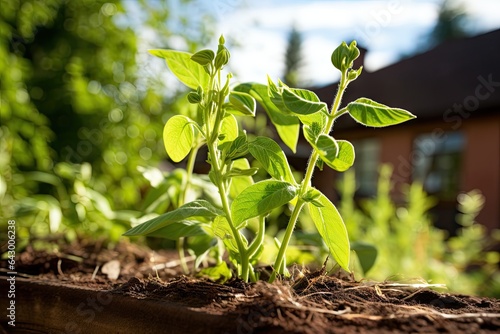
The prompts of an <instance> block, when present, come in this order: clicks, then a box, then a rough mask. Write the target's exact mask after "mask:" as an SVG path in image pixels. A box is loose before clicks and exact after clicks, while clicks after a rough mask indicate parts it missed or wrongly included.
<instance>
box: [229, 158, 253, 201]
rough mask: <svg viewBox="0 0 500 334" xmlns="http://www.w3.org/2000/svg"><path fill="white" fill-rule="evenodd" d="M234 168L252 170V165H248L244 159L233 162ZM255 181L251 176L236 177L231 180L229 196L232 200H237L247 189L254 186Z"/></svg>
mask: <svg viewBox="0 0 500 334" xmlns="http://www.w3.org/2000/svg"><path fill="white" fill-rule="evenodd" d="M232 167H233V168H239V169H243V170H244V169H250V164H249V163H248V160H247V159H245V158H243V159H238V160H234V161H233V165H232ZM253 183H254V182H253V179H252V177H251V176H246V175H242V176H234V177H232V179H231V186H230V188H229V195H230V196H231V198H236V196H238V195H239V194H240V193H241V192H242V191H243V190H245V189H247V188H248V187H250V186H251V185H252V184H253Z"/></svg>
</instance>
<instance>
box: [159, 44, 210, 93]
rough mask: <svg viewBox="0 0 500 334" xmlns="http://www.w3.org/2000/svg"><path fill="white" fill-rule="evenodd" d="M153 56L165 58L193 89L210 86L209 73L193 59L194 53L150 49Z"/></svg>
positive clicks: (181, 79)
mask: <svg viewBox="0 0 500 334" xmlns="http://www.w3.org/2000/svg"><path fill="white" fill-rule="evenodd" d="M149 53H151V54H152V55H153V56H156V57H159V58H163V59H165V61H166V62H167V66H168V68H169V69H170V70H171V71H172V73H174V74H175V76H176V77H177V78H178V79H179V80H180V81H181V82H182V83H183V84H185V85H186V86H188V87H189V88H191V89H197V88H198V87H199V86H201V87H203V89H207V88H208V82H209V80H210V77H209V75H208V74H207V73H206V72H205V70H204V69H203V66H201V65H200V64H198V63H196V62H195V61H194V60H192V59H191V56H192V54H191V53H188V52H182V51H176V50H149Z"/></svg>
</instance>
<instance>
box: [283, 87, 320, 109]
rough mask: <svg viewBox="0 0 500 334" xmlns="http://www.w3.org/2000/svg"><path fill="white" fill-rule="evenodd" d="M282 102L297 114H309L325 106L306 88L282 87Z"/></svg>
mask: <svg viewBox="0 0 500 334" xmlns="http://www.w3.org/2000/svg"><path fill="white" fill-rule="evenodd" d="M281 96H282V98H283V104H284V105H285V107H286V108H287V109H288V110H290V111H291V112H293V113H295V114H299V115H310V114H314V113H317V112H318V111H320V110H321V109H323V108H325V107H326V104H325V103H324V102H321V101H320V100H319V98H318V96H317V95H316V94H315V93H313V92H311V91H309V90H306V89H292V88H286V87H284V88H283V93H282V95H281Z"/></svg>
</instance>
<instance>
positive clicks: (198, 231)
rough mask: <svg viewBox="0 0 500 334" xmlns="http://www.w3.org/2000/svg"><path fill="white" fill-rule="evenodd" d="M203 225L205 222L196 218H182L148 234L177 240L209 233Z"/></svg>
mask: <svg viewBox="0 0 500 334" xmlns="http://www.w3.org/2000/svg"><path fill="white" fill-rule="evenodd" d="M203 225H205V223H203V222H200V221H196V220H181V221H179V222H175V223H171V224H169V225H167V226H165V227H162V228H160V229H158V230H155V231H153V232H151V233H149V234H148V236H151V237H159V238H165V239H169V240H177V239H179V238H181V237H192V236H195V235H205V234H207V233H206V232H205V230H204V229H203V228H202V226H203Z"/></svg>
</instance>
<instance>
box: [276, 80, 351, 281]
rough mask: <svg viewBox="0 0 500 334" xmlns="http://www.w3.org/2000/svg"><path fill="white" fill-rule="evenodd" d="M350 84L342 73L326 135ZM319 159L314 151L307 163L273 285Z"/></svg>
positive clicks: (279, 252)
mask: <svg viewBox="0 0 500 334" xmlns="http://www.w3.org/2000/svg"><path fill="white" fill-rule="evenodd" d="M348 84H349V81H348V80H347V71H345V72H342V77H341V79H340V83H339V88H338V91H337V94H336V96H335V99H334V101H333V105H332V109H331V110H330V114H329V117H328V122H327V124H326V127H325V131H324V132H323V133H324V134H329V133H330V132H331V130H332V127H333V123H334V121H335V119H336V118H337V117H338V116H340V113H338V114H337V111H338V109H339V106H340V102H341V101H342V96H343V95H344V92H345V89H346V88H347V85H348ZM318 159H319V154H318V152H317V151H316V150H314V151H313V152H312V154H311V157H310V158H309V162H308V163H307V169H306V174H305V175H304V179H303V180H302V183H301V186H300V190H299V194H298V200H297V203H296V205H295V207H294V208H293V211H292V215H291V216H290V220H289V221H288V225H287V227H286V230H285V235H284V236H283V240H282V242H281V246H280V249H279V250H278V255H277V256H276V260H275V262H274V268H273V273H272V274H271V277H270V278H269V282H270V283H272V282H273V281H274V280H275V279H276V276H277V274H278V273H282V271H283V270H284V268H281V266H282V264H283V259H284V257H285V254H286V249H287V248H288V244H289V243H290V239H291V238H292V234H293V230H294V229H295V225H296V224H297V220H298V218H299V214H300V211H302V208H303V207H304V204H306V202H305V201H304V200H303V197H302V196H304V195H305V194H306V193H307V191H308V189H309V184H310V183H311V180H312V177H313V174H314V168H315V167H316V163H317V162H318Z"/></svg>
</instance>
